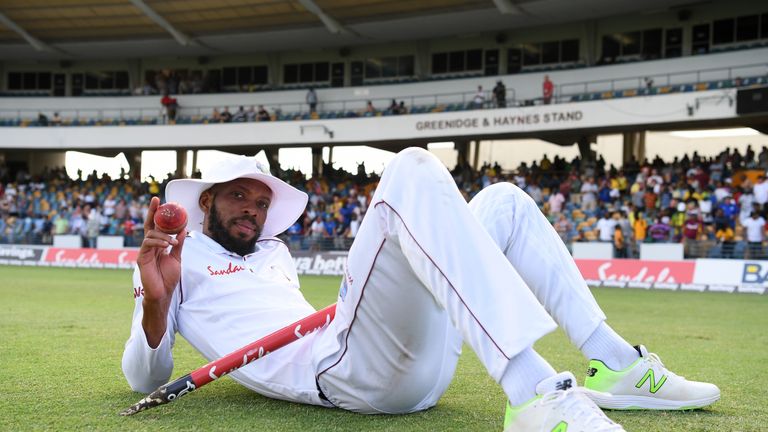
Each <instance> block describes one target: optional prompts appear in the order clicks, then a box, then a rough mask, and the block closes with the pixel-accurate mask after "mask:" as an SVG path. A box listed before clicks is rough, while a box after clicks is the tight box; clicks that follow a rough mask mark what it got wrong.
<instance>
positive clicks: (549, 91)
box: [542, 75, 555, 105]
mask: <svg viewBox="0 0 768 432" xmlns="http://www.w3.org/2000/svg"><path fill="white" fill-rule="evenodd" d="M554 92H555V85H554V84H553V83H552V81H550V80H549V75H544V83H543V84H542V96H543V97H542V99H543V101H544V104H545V105H549V104H550V102H552V95H553V94H554Z"/></svg>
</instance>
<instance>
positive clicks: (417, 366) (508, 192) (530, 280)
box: [122, 149, 720, 432]
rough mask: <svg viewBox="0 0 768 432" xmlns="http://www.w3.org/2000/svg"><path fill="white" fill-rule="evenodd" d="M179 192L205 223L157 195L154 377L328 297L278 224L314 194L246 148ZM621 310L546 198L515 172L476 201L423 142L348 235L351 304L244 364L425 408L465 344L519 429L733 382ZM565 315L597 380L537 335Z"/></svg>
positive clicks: (215, 354) (249, 370)
mask: <svg viewBox="0 0 768 432" xmlns="http://www.w3.org/2000/svg"><path fill="white" fill-rule="evenodd" d="M166 195H167V199H168V200H169V201H177V202H179V203H181V204H182V205H183V206H184V207H185V208H186V209H187V211H188V213H189V224H188V230H189V231H188V232H187V231H186V230H185V231H182V232H181V233H180V234H179V236H178V238H173V237H171V236H169V235H167V234H164V233H162V232H160V231H158V230H156V229H154V228H155V227H154V225H153V222H152V220H153V215H154V212H155V210H156V209H157V207H158V204H159V200H158V199H157V198H153V199H152V202H151V204H150V209H149V215H148V217H147V218H146V220H147V222H146V234H145V238H144V241H143V243H142V245H141V249H140V252H139V256H138V269H137V271H136V272H135V274H134V284H135V285H134V286H135V287H141V289H140V290H139V291H142V292H143V294H142V296H140V297H138V298H137V299H136V306H135V311H134V315H133V323H132V327H131V336H130V338H129V339H128V342H127V343H126V346H125V352H124V355H123V362H122V364H123V372H124V374H125V376H126V378H127V380H128V382H129V383H130V386H131V388H133V389H134V390H136V391H141V392H144V393H148V392H150V391H152V390H154V389H155V388H156V387H158V386H160V385H162V384H164V383H166V382H167V380H168V379H169V377H170V376H171V372H172V369H173V357H172V353H171V350H172V346H173V343H174V337H175V335H176V333H179V334H181V335H182V336H183V337H184V338H185V339H187V340H188V341H189V343H190V344H191V345H192V346H193V347H195V348H196V349H197V350H198V351H200V353H201V354H202V355H203V356H204V357H206V358H207V359H209V360H213V359H216V358H219V357H221V356H223V355H225V354H227V353H230V352H232V351H234V350H236V349H238V348H240V347H242V346H243V345H246V344H247V343H249V342H252V341H254V340H256V339H258V338H260V337H263V336H264V335H266V334H268V333H270V332H272V331H274V330H276V329H279V328H282V327H284V326H286V325H287V324H289V323H291V322H293V321H296V320H298V319H300V318H302V317H304V316H307V315H309V314H311V313H312V312H314V309H313V308H312V307H311V306H310V305H309V303H308V302H307V301H306V300H305V299H304V297H303V296H302V294H301V292H300V291H299V283H298V277H297V274H296V269H295V267H294V264H293V260H292V259H291V256H290V253H289V251H288V248H287V247H286V245H285V244H284V243H283V242H281V241H280V240H278V239H277V238H275V236H276V235H278V234H280V233H281V232H283V231H284V230H285V229H287V228H288V227H289V226H290V225H291V224H293V222H294V221H295V220H296V219H297V218H298V217H299V216H300V215H301V214H302V213H303V211H304V209H305V206H306V203H307V196H306V194H304V193H303V192H301V191H299V190H297V189H294V188H293V187H291V186H290V185H288V184H286V183H284V182H283V181H281V180H279V179H277V178H276V177H273V176H271V175H270V174H269V172H268V171H267V170H266V169H265V168H264V167H263V166H262V165H260V164H259V163H257V162H256V160H255V159H253V158H248V157H244V156H242V157H233V158H232V159H231V160H229V161H227V162H225V163H224V164H222V165H220V166H218V167H216V168H215V169H211V170H209V172H206V173H205V175H204V176H203V179H183V180H174V181H172V182H170V183H169V185H168V187H167V190H166ZM169 246H170V247H169ZM605 319H606V317H605V315H604V314H603V312H602V311H601V310H600V308H599V307H598V305H597V303H596V302H595V300H594V298H593V297H592V294H591V293H590V291H589V289H588V288H587V285H586V283H585V282H584V280H583V279H582V277H581V275H580V274H579V271H578V269H577V268H576V265H575V263H574V261H573V259H572V258H571V256H570V255H569V253H568V251H567V249H566V248H565V246H564V245H563V243H562V241H561V240H560V238H559V237H558V235H557V233H556V232H555V230H554V229H553V228H552V226H551V225H550V224H549V222H548V221H547V219H546V218H545V217H544V216H543V215H542V214H541V212H540V211H539V209H538V208H537V207H536V205H535V203H534V202H533V200H532V199H531V198H530V197H528V196H527V195H526V194H525V193H524V192H523V191H521V190H520V189H518V188H517V187H516V186H514V185H512V184H508V183H500V184H496V185H493V186H490V187H488V188H486V189H485V190H483V191H482V192H480V193H479V194H478V195H477V196H476V197H475V198H474V199H473V200H472V202H471V203H470V204H469V205H467V204H466V202H465V201H464V199H463V198H462V196H461V194H460V193H459V191H458V189H457V188H456V185H455V183H454V181H453V179H452V178H451V176H450V174H449V173H448V171H447V170H446V169H445V167H444V166H443V165H442V163H441V162H440V161H439V160H438V159H437V158H435V157H434V156H433V155H431V154H430V153H429V152H427V151H425V150H422V149H407V150H404V151H402V152H401V153H399V154H398V155H397V156H396V157H395V158H394V159H393V160H392V162H391V163H390V164H389V165H388V166H387V168H386V170H385V171H384V174H383V176H382V178H381V181H380V183H379V185H378V188H377V189H376V192H375V194H374V196H373V198H372V200H371V205H370V208H369V209H368V212H367V214H366V216H365V218H364V220H363V222H362V225H361V227H360V230H359V233H358V235H357V237H356V238H355V241H354V244H353V245H352V247H351V249H350V251H349V256H348V260H347V266H346V270H345V274H344V277H343V281H342V283H341V288H340V289H339V295H338V304H337V307H336V318H335V320H333V321H332V322H331V323H330V325H329V326H327V327H325V328H324V329H322V330H319V331H317V332H314V333H311V334H309V335H307V336H305V337H303V338H301V339H299V340H297V341H296V342H294V343H291V344H289V345H288V346H286V347H284V348H282V349H280V350H278V351H276V352H274V353H272V354H270V355H269V356H266V357H264V358H263V359H261V360H259V361H258V362H254V363H252V364H249V365H247V366H245V367H243V368H241V369H239V370H237V371H235V372H232V374H231V376H232V378H233V379H234V380H236V381H237V382H238V383H240V384H242V385H244V386H246V387H247V388H249V389H252V390H254V391H256V392H258V393H260V394H263V395H265V396H269V397H273V398H278V399H285V400H289V401H294V402H300V403H307V404H314V405H321V406H325V407H338V408H342V409H346V410H350V411H355V412H360V413H368V414H376V413H409V412H414V411H419V410H424V409H427V408H430V407H432V406H434V405H435V404H436V403H437V401H438V400H439V399H440V396H441V395H442V394H443V393H444V392H445V390H446V388H447V387H448V384H449V383H450V381H451V378H452V376H453V374H454V371H455V369H456V364H457V361H458V359H459V355H460V351H461V347H462V342H466V343H467V344H469V346H470V347H472V349H473V350H474V351H475V353H477V356H478V357H479V359H480V361H481V362H482V364H483V365H484V366H485V368H486V369H487V370H488V373H489V374H490V375H491V376H492V377H493V378H494V379H495V380H496V382H498V383H499V385H501V387H502V388H503V390H504V392H505V393H506V395H507V397H508V399H509V404H508V407H507V414H506V416H505V422H504V423H505V426H504V427H505V428H506V430H513V431H524V430H547V431H550V430H563V431H564V430H566V428H567V430H568V431H569V432H573V431H598V430H616V431H620V430H623V428H622V427H621V426H620V425H618V424H616V423H614V422H613V421H611V420H610V419H609V418H608V417H607V416H605V414H603V412H602V411H601V410H600V409H599V408H598V406H600V407H603V408H611V409H691V408H700V407H704V406H707V405H709V404H711V403H713V402H715V401H716V400H717V399H718V398H719V397H720V391H719V389H718V388H717V387H716V386H715V385H712V384H706V383H700V382H694V381H688V380H686V379H685V378H683V377H680V376H678V375H675V374H674V373H672V372H670V371H669V370H668V369H666V368H665V366H664V365H663V364H662V363H661V361H660V360H659V357H658V356H656V355H655V354H649V353H648V351H646V349H645V347H643V346H639V347H637V348H633V347H632V346H631V345H630V344H629V343H627V342H626V341H625V340H624V339H622V338H621V336H619V335H618V334H617V333H616V332H614V331H613V330H612V329H611V327H609V326H608V325H607V324H606V322H605ZM555 322H557V324H559V325H560V326H561V327H562V328H563V329H564V330H565V332H566V334H567V336H568V337H569V339H570V340H571V342H572V343H573V344H574V345H575V346H576V347H578V348H579V349H580V350H581V351H582V352H583V353H584V355H585V357H586V358H587V359H590V363H589V373H588V376H587V377H586V380H585V386H584V387H579V386H577V385H576V378H575V377H574V376H573V375H572V374H571V373H570V372H562V373H559V374H558V373H557V372H555V370H554V369H553V368H552V367H551V366H550V365H549V363H547V361H546V360H544V359H543V358H542V357H541V356H539V354H537V353H536V352H535V351H534V350H533V348H532V347H533V344H534V342H535V341H536V340H537V339H539V338H541V337H542V336H543V335H545V334H546V333H548V332H550V331H552V330H553V329H554V328H555V327H556V324H555Z"/></svg>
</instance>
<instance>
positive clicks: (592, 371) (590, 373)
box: [587, 367, 597, 377]
mask: <svg viewBox="0 0 768 432" xmlns="http://www.w3.org/2000/svg"><path fill="white" fill-rule="evenodd" d="M596 373H597V369H595V368H593V367H591V368H589V369H587V376H588V377H593V376H595V374H596Z"/></svg>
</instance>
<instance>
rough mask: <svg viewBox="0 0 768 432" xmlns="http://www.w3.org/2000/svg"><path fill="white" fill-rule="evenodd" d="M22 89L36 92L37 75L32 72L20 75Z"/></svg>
mask: <svg viewBox="0 0 768 432" xmlns="http://www.w3.org/2000/svg"><path fill="white" fill-rule="evenodd" d="M22 80H23V84H22V86H23V87H22V88H23V89H24V90H37V74H36V73H34V72H24V73H23V74H22Z"/></svg>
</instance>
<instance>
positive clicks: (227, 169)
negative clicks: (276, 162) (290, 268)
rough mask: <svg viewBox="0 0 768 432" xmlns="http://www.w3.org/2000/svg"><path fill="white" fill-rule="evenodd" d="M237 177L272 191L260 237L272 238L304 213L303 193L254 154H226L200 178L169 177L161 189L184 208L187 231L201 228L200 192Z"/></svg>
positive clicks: (305, 197)
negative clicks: (258, 183)
mask: <svg viewBox="0 0 768 432" xmlns="http://www.w3.org/2000/svg"><path fill="white" fill-rule="evenodd" d="M238 178H250V179H255V180H258V181H260V182H262V183H264V184H266V185H267V186H268V187H269V188H270V189H271V190H272V201H271V203H270V204H269V210H267V220H266V222H264V228H263V229H262V231H261V236H262V237H274V236H276V235H278V234H280V233H282V232H283V231H285V230H287V229H288V228H289V227H290V226H291V225H293V223H294V222H295V221H296V219H298V218H299V216H301V214H302V213H304V209H305V208H306V206H307V199H308V197H307V194H306V193H304V192H302V191H300V190H298V189H296V188H294V187H293V186H291V185H289V184H288V183H286V182H284V181H282V180H280V179H279V178H277V177H275V176H273V175H272V174H270V173H269V168H267V167H266V166H265V165H264V164H262V163H261V162H259V161H257V160H256V158H254V157H248V156H231V157H227V158H226V159H224V160H223V161H221V162H220V163H218V164H216V165H215V166H214V167H212V168H209V169H207V170H205V173H203V176H202V178H200V179H178V180H172V181H171V182H169V183H168V186H166V188H165V199H166V201H175V202H177V203H179V204H181V205H182V206H183V207H184V208H185V209H186V210H187V230H189V231H200V232H202V231H203V210H202V209H201V208H200V204H199V200H200V194H202V193H203V191H205V190H207V189H208V188H210V187H211V186H213V185H214V184H217V183H226V182H228V181H231V180H234V179H238Z"/></svg>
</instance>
